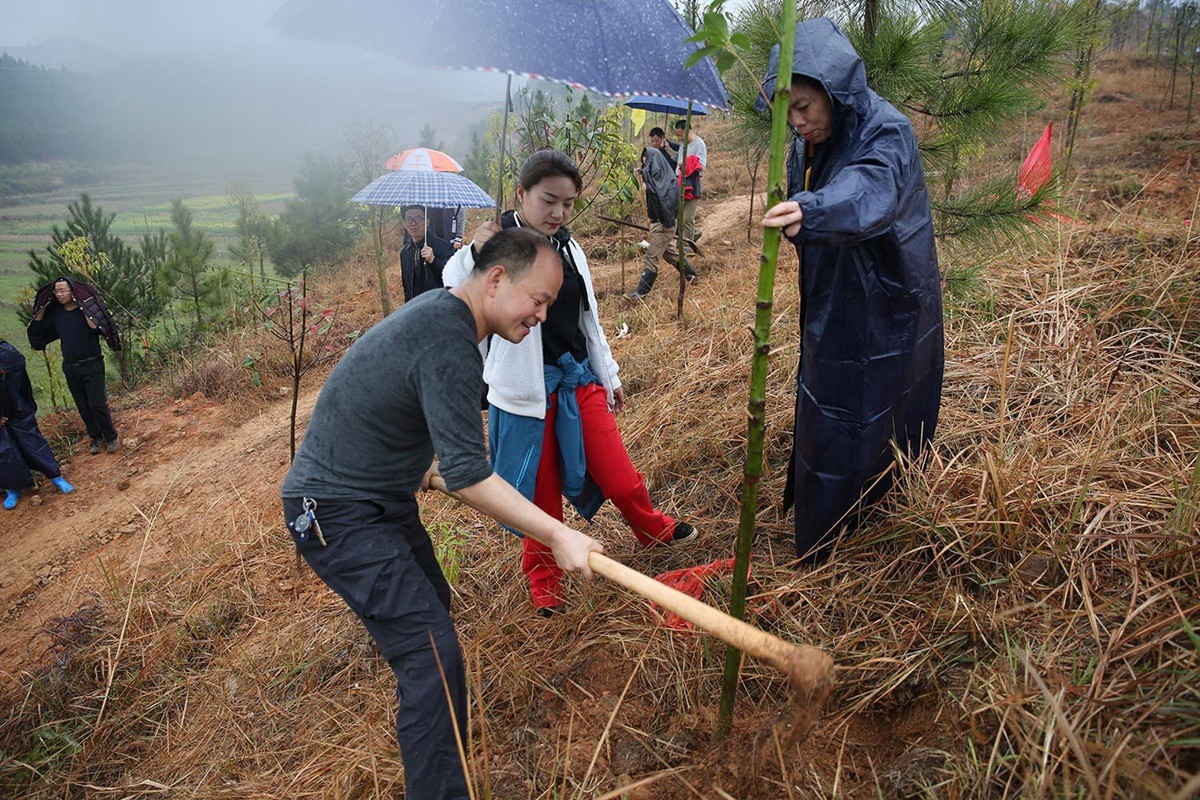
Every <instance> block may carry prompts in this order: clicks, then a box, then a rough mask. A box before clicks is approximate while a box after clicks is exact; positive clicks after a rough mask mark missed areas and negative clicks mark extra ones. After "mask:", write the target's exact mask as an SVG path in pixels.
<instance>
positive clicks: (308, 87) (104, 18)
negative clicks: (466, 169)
mask: <svg viewBox="0 0 1200 800" xmlns="http://www.w3.org/2000/svg"><path fill="white" fill-rule="evenodd" d="M282 2H283V0H211V1H210V2H206V3H204V4H191V3H187V4H175V3H170V4H168V3H161V2H152V1H151V0H105V1H104V2H97V1H96V0H0V52H6V53H8V54H10V55H12V56H14V57H15V58H19V59H23V60H25V61H28V62H29V63H31V64H35V65H39V66H45V67H49V68H52V69H65V70H67V71H69V72H73V73H81V80H82V81H85V82H86V85H87V86H88V87H89V92H90V93H91V94H92V96H93V99H94V101H95V103H94V105H93V106H92V107H91V108H90V110H89V114H88V115H87V122H86V123H84V124H86V125H88V126H94V133H95V135H96V136H100V137H104V138H105V139H106V140H109V145H110V146H109V147H108V152H110V153H111V154H112V157H114V158H120V159H127V160H132V161H137V162H141V163H151V164H156V165H162V164H167V165H172V166H174V167H177V168H180V169H187V170H188V171H194V170H214V171H218V172H228V173H229V174H230V177H236V175H237V174H238V173H239V172H242V171H245V170H255V171H259V172H274V171H276V170H279V171H280V172H281V173H288V174H290V173H292V172H294V169H295V168H296V166H297V165H298V164H299V161H300V158H301V155H302V154H303V152H304V151H306V150H314V151H322V152H328V153H337V152H339V151H340V150H341V149H342V147H343V144H342V140H343V138H344V136H345V134H346V132H347V130H348V129H350V128H352V127H354V126H359V125H363V124H368V123H371V124H378V125H385V126H388V127H391V128H394V129H395V130H396V131H397V132H398V133H399V135H400V140H401V143H404V144H415V143H416V139H417V134H418V131H419V130H420V129H421V127H422V126H423V125H425V124H426V123H429V124H432V125H433V126H434V127H435V128H436V129H437V134H438V138H439V139H441V140H443V141H444V142H445V143H446V145H447V147H448V148H449V149H451V150H455V149H458V148H457V145H458V144H459V140H460V137H461V135H462V133H463V131H464V130H465V128H466V127H467V126H468V125H470V124H472V123H474V122H476V121H478V120H479V119H481V118H482V117H484V116H485V115H486V113H487V111H488V110H490V109H492V108H498V107H499V106H500V101H501V98H502V96H503V91H504V80H503V78H502V77H499V76H495V75H480V74H473V73H462V72H451V71H442V70H420V69H414V68H412V67H410V66H407V65H405V64H404V63H402V62H401V61H400V60H398V59H394V58H389V57H387V56H383V55H378V54H374V53H370V52H366V51H361V50H356V49H353V48H346V47H341V46H336V45H327V44H323V43H315V42H297V41H289V40H285V39H283V38H282V37H281V36H280V35H279V34H278V33H277V32H276V31H275V30H273V29H272V28H271V27H270V26H269V22H270V18H271V16H272V15H273V14H274V12H275V11H276V9H277V8H278V7H279V6H280V5H282ZM398 46H399V47H402V46H403V44H402V42H400V43H399V44H398ZM447 46H455V44H454V43H453V39H452V36H451V35H450V34H449V33H448V35H447ZM91 133H92V131H91V130H89V134H91Z"/></svg>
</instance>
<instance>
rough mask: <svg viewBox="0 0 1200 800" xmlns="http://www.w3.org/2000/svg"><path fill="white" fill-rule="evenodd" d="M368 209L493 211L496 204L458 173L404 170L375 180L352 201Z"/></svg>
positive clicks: (352, 198) (485, 193) (489, 196)
mask: <svg viewBox="0 0 1200 800" xmlns="http://www.w3.org/2000/svg"><path fill="white" fill-rule="evenodd" d="M350 201H351V202H353V203H363V204H365V205H368V206H433V207H434V208H457V207H459V206H462V207H463V208H493V207H494V206H495V205H496V201H495V200H493V199H492V197H491V195H489V194H488V193H487V192H485V191H484V190H483V189H480V188H479V187H478V186H476V185H475V184H474V183H472V182H471V181H470V180H469V179H468V178H464V177H463V176H462V175H458V174H457V173H454V172H433V171H425V170H401V171H399V172H389V173H387V174H386V175H381V176H380V177H378V178H376V179H375V180H373V181H371V183H370V184H368V185H367V187H366V188H364V189H362V190H360V191H359V192H358V193H357V194H356V195H354V196H353V197H351V198H350Z"/></svg>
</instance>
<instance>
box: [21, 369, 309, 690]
mask: <svg viewBox="0 0 1200 800" xmlns="http://www.w3.org/2000/svg"><path fill="white" fill-rule="evenodd" d="M319 388H320V379H318V378H314V379H313V380H310V383H309V388H308V389H307V391H305V392H304V394H303V395H302V396H301V402H300V417H301V420H302V421H307V419H308V416H309V414H310V413H311V411H312V406H313V404H314V402H315V401H316V396H317V392H318V390H319ZM229 417H230V409H228V408H227V407H226V406H224V405H222V404H220V403H217V402H214V401H212V400H209V399H207V398H205V397H203V396H202V395H196V396H193V397H191V398H188V399H186V400H171V399H164V400H161V401H159V402H158V404H157V405H154V406H151V407H146V408H136V409H131V410H128V411H124V412H119V413H117V415H116V420H115V421H116V423H117V427H118V429H119V430H120V431H121V433H122V438H123V446H122V448H121V450H120V451H119V452H118V453H117V454H115V455H109V454H107V453H101V454H100V455H96V456H92V455H89V454H88V453H87V444H86V442H83V443H81V444H79V445H77V446H76V452H75V454H74V455H73V456H72V457H70V458H68V459H64V461H63V473H64V475H65V476H66V477H67V478H68V480H70V481H71V482H72V483H73V484H74V485H75V492H74V493H72V494H70V495H62V494H60V493H59V492H58V490H57V489H55V488H54V487H53V486H51V485H50V484H49V483H48V482H46V481H39V488H38V489H36V490H33V491H31V492H24V493H22V497H21V502H20V505H18V507H17V508H16V509H15V510H13V511H8V512H0V513H3V516H2V517H0V547H2V548H3V552H4V558H3V559H2V560H0V609H3V610H2V611H0V621H2V622H3V625H4V629H5V635H4V637H3V639H2V640H0V675H4V676H6V677H7V678H8V679H9V680H12V679H13V678H15V673H16V672H18V671H19V670H22V669H27V668H28V667H29V666H30V662H31V659H37V657H38V656H39V654H40V648H44V647H45V645H46V643H45V641H41V639H40V637H39V636H38V634H39V632H40V631H41V630H42V629H43V628H44V627H45V625H46V622H47V621H48V620H49V619H51V618H52V617H55V616H60V615H63V614H67V613H70V612H71V611H73V610H74V609H76V608H78V607H79V606H80V605H82V604H83V603H84V602H86V599H87V595H88V594H89V593H91V592H95V591H97V590H98V587H99V588H102V587H104V586H105V582H106V575H112V574H114V572H116V573H122V572H123V571H124V569H125V568H127V567H131V566H132V565H134V564H136V563H137V562H138V559H139V558H140V559H141V573H140V575H142V576H150V575H152V574H153V571H154V569H155V567H156V565H158V564H160V563H161V562H163V561H164V559H165V558H166V557H167V556H169V554H170V552H171V549H172V547H173V545H174V544H176V543H178V542H180V541H182V539H183V537H192V536H204V535H205V520H206V519H207V518H208V517H209V516H210V515H220V514H222V509H223V507H225V506H226V505H227V504H229V503H231V502H236V501H237V500H239V499H240V498H246V497H248V496H249V497H254V499H255V502H256V504H258V503H270V502H273V499H274V497H275V496H276V494H277V492H278V487H279V482H280V480H281V479H282V476H283V474H284V472H285V471H286V468H287V461H288V445H287V433H288V403H287V401H286V400H279V401H276V402H273V403H271V404H269V405H268V406H267V407H266V408H265V409H263V410H262V411H261V412H258V413H256V414H254V415H253V416H251V417H249V418H247V419H245V420H244V421H243V422H240V423H238V424H235V425H233V426H232V427H228V426H229V423H228V422H227V420H228V419H229ZM148 530H149V534H148V535H147V531H148ZM143 545H144V546H143Z"/></svg>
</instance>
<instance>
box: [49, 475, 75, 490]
mask: <svg viewBox="0 0 1200 800" xmlns="http://www.w3.org/2000/svg"><path fill="white" fill-rule="evenodd" d="M50 482H51V483H53V484H54V485H55V486H57V487H58V488H59V491H61V492H62V493H63V494H70V493H71V492H73V491H75V487H74V486H72V485H71V484H69V483H67V479H66V478H64V477H63V476H61V475H59V476H58V477H57V478H51V479H50Z"/></svg>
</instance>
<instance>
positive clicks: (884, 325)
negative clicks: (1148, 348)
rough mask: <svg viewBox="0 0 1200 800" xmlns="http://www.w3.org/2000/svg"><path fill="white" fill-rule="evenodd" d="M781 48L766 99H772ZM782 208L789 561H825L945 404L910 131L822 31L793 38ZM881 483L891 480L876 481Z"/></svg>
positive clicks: (835, 33)
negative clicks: (789, 404) (792, 316)
mask: <svg viewBox="0 0 1200 800" xmlns="http://www.w3.org/2000/svg"><path fill="white" fill-rule="evenodd" d="M778 59H779V53H778V49H776V51H775V52H774V53H773V54H772V56H771V65H770V67H769V69H768V73H767V79H766V81H765V82H764V83H765V86H764V88H765V90H766V93H767V96H771V95H772V93H773V92H774V90H775V75H776V74H777V71H778V68H777V64H778ZM788 124H789V125H790V126H791V128H792V130H793V132H794V133H795V134H796V136H797V138H796V140H795V142H794V144H793V146H792V149H791V152H790V153H789V156H788V197H789V200H787V201H785V202H782V203H779V204H777V205H776V206H774V207H773V208H771V209H770V211H769V212H768V213H767V215H766V216H765V217H764V219H763V224H764V225H766V226H768V227H776V228H783V232H784V235H786V236H787V237H788V238H789V239H791V240H792V242H793V243H794V244H795V246H796V251H797V253H798V255H799V257H800V317H801V327H802V333H801V349H800V370H799V376H798V385H797V391H796V427H795V436H796V440H795V445H794V448H793V450H792V465H791V472H790V474H789V476H788V487H787V490H786V492H785V497H784V502H785V505H786V504H790V503H792V502H794V503H795V507H796V512H795V513H796V551H797V555H799V556H801V557H804V558H807V559H810V560H816V559H819V558H822V557H824V556H825V555H827V553H828V550H829V548H830V546H831V545H832V542H833V540H834V538H835V537H836V535H837V534H838V532H839V531H840V530H841V528H842V526H843V525H847V526H849V528H850V529H853V528H855V527H856V526H857V525H858V523H859V516H860V512H861V509H862V507H863V506H864V505H865V504H867V503H870V502H872V501H873V500H875V499H876V498H878V497H879V496H880V495H882V494H883V492H885V491H886V490H887V489H888V487H889V486H890V485H891V473H890V472H889V467H890V466H891V464H892V462H893V444H894V445H895V446H896V447H897V448H898V449H900V450H901V451H905V452H908V453H913V454H915V453H916V452H918V451H919V450H921V448H922V447H924V446H925V445H926V444H927V443H928V442H929V440H930V439H932V438H933V434H934V429H935V428H936V426H937V418H938V407H939V405H940V403H941V391H942V367H943V349H942V297H941V283H940V277H939V274H938V266H937V251H936V249H935V248H934V239H933V220H932V218H931V215H930V208H929V194H928V191H927V190H926V186H925V176H924V173H923V171H922V169H921V157H920V153H919V152H918V150H917V140H916V136H915V134H914V133H913V127H912V123H910V122H909V121H908V119H907V118H906V117H905V116H904V115H903V114H901V113H900V112H899V111H897V110H896V109H895V108H894V107H893V106H892V105H891V104H890V103H888V102H887V101H886V100H884V99H883V98H882V97H880V96H879V95H877V94H876V93H875V92H873V91H872V90H871V89H869V88H867V79H866V70H865V69H864V68H863V63H862V60H861V59H860V58H859V57H858V53H856V52H855V50H854V47H853V46H852V45H851V44H850V41H849V40H848V39H847V38H846V36H845V35H844V34H843V33H842V32H841V31H840V30H838V28H837V26H836V25H834V24H833V23H832V22H830V21H829V20H827V19H815V20H807V21H805V22H801V23H800V24H799V25H797V26H796V45H795V55H794V57H793V61H792V93H791V104H790V106H789V109H788ZM885 473H886V474H885Z"/></svg>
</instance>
